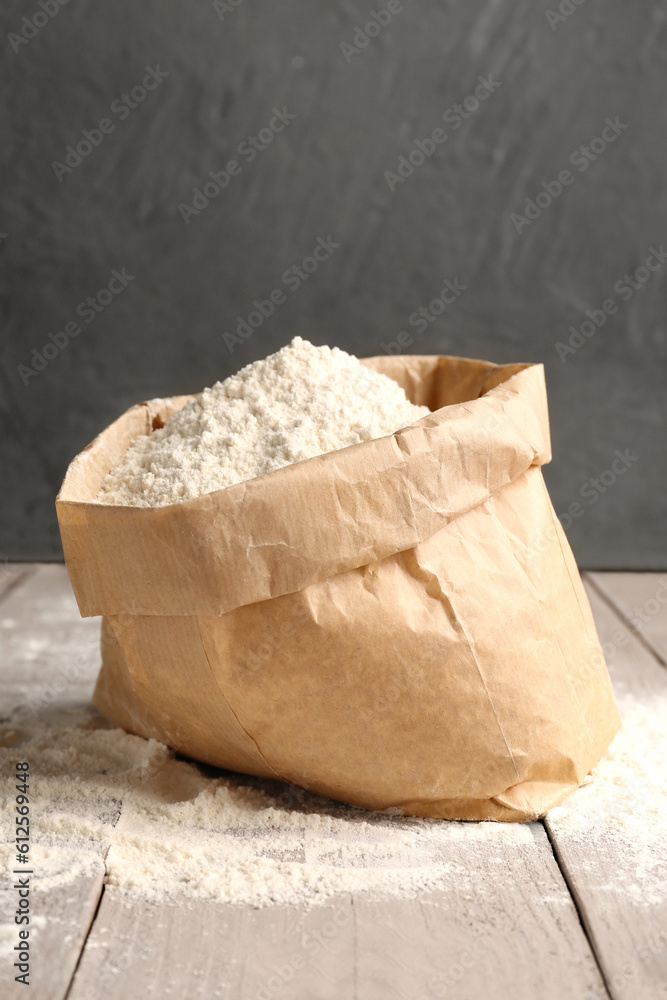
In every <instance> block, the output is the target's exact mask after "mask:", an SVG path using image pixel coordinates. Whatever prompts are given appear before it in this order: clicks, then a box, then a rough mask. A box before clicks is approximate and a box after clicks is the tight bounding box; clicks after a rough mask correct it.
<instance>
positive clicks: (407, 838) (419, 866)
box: [0, 698, 667, 949]
mask: <svg viewBox="0 0 667 1000" xmlns="http://www.w3.org/2000/svg"><path fill="white" fill-rule="evenodd" d="M621 712H622V715H623V717H624V729H623V730H622V732H621V734H620V735H619V736H618V737H617V738H616V740H615V742H614V744H613V746H612V749H611V751H610V753H609V755H608V757H607V758H606V759H605V760H603V761H602V762H601V763H600V764H599V765H598V767H597V768H596V769H595V772H594V780H593V781H592V782H591V783H590V784H588V785H586V786H584V787H583V788H581V789H579V790H578V791H577V792H575V794H574V795H572V796H571V797H570V798H569V799H567V800H566V801H565V802H564V803H563V804H562V805H560V806H558V807H557V808H555V809H553V810H552V811H551V812H550V814H549V819H550V823H551V824H552V826H553V828H554V829H555V830H556V831H557V833H558V836H559V837H560V838H571V839H574V840H577V841H579V842H581V843H582V844H583V845H584V846H587V850H588V851H589V852H590V856H591V858H592V859H594V856H595V853H596V852H598V853H599V851H600V844H601V843H604V849H605V851H608V850H611V851H612V852H618V855H619V859H622V864H619V879H618V880H616V881H615V885H614V889H615V891H618V890H619V880H621V886H622V891H624V892H627V893H628V895H629V896H630V897H631V898H633V899H636V900H637V901H639V902H643V903H646V904H649V905H650V904H653V903H655V902H656V901H658V900H659V899H664V898H665V897H666V896H667V881H666V879H667V813H666V810H665V808H664V806H665V775H666V773H667V699H665V698H663V699H656V700H654V701H652V702H650V703H648V704H644V703H640V702H636V701H632V700H628V699H626V700H624V701H623V700H622V701H621ZM92 713H93V710H92V709H88V708H85V707H83V708H82V707H77V708H71V709H62V708H61V709H53V710H51V711H50V712H47V713H44V714H42V715H41V716H40V717H39V718H37V719H35V718H34V717H33V716H31V715H30V714H29V713H27V712H25V713H24V714H23V715H20V716H17V718H16V720H15V721H14V728H13V729H12V728H11V727H10V726H9V724H4V726H3V727H0V769H1V770H2V772H3V778H4V779H5V780H3V782H2V787H3V789H5V790H6V789H7V788H8V786H11V782H10V781H8V780H7V779H8V778H9V777H10V776H11V775H12V774H13V767H14V763H15V761H16V760H17V759H25V760H28V761H29V762H30V765H31V781H30V785H31V800H32V802H33V803H34V805H33V840H32V845H33V846H32V851H31V859H32V861H33V863H34V867H35V870H36V872H37V873H38V875H39V883H40V886H41V887H42V888H44V889H46V888H49V886H55V885H58V884H62V883H63V881H67V880H68V879H72V878H74V877H75V876H76V875H78V874H81V873H83V872H84V871H89V872H92V871H94V870H95V869H96V867H99V866H101V865H102V864H104V865H105V867H106V881H107V883H108V884H109V885H113V886H117V887H119V888H120V889H122V890H124V891H125V892H126V893H128V894H130V896H132V895H135V894H138V895H140V896H141V897H143V898H145V899H149V900H164V899H169V898H178V899H179V901H180V902H181V903H182V902H183V900H184V899H185V900H187V898H189V899H190V900H197V899H209V900H219V901H223V902H228V903H242V904H250V905H255V906H265V905H268V904H272V903H282V904H301V905H312V904H316V903H321V902H324V901H325V900H327V899H330V898H331V897H332V896H334V895H336V894H337V893H349V892H360V891H364V890H369V891H372V892H374V893H376V894H378V895H383V896H386V895H393V896H415V895H419V894H421V893H422V892H424V891H428V890H430V889H437V888H446V887H448V886H449V887H450V888H451V887H455V888H456V889H457V890H458V891H462V890H465V888H466V885H467V884H468V883H469V882H470V878H471V865H472V861H471V858H470V852H471V851H472V850H473V849H474V842H475V841H480V840H481V841H487V842H501V843H511V844H514V845H517V849H518V850H521V849H522V845H525V846H527V845H530V844H531V843H532V840H533V832H532V829H531V825H529V824H495V823H451V822H445V821H438V820H424V819H418V818H414V817H400V816H389V815H383V814H378V813H368V812H365V811H363V810H360V809H354V808H352V807H348V806H343V805H339V804H337V803H334V802H331V801H330V800H327V799H323V798H319V797H317V796H313V795H310V794H309V793H307V792H305V791H303V790H301V789H298V788H291V787H290V786H285V785H282V784H281V783H279V782H275V783H274V782H268V781H262V780H260V779H254V778H250V777H243V776H236V775H229V774H227V773H226V772H219V771H214V770H213V769H211V768H205V767H198V766H196V765H194V764H191V763H187V762H185V761H181V760H178V759H177V758H176V757H175V756H174V755H173V754H172V753H171V752H170V751H169V750H168V749H167V748H166V747H164V746H163V745H162V744H160V743H157V742H156V741H154V740H144V739H141V738H140V737H137V736H131V735H129V734H127V733H125V732H123V731H122V730H120V729H113V728H110V727H109V726H108V724H107V723H106V722H105V721H104V720H103V719H101V718H100V717H98V716H97V715H94V714H92ZM19 748H20V749H19ZM10 791H12V788H11V787H10ZM10 807H11V803H10V801H9V799H7V800H6V801H5V802H3V808H7V809H9V808H10ZM121 807H122V808H121ZM461 841H465V842H466V844H465V848H466V851H465V854H462V852H461V850H460V848H461V847H462V846H464V845H462V844H461V843H460V842H461ZM12 854H13V851H12V850H11V849H10V848H9V847H7V846H5V847H3V848H2V849H1V850H0V855H1V856H2V861H3V862H6V863H10V862H11V860H12V859H11V855H12ZM498 860H499V862H500V861H502V859H501V858H499V859H498ZM592 863H594V862H593V861H592ZM473 867H474V865H473ZM623 880H624V881H623ZM1 947H2V937H1V935H0V949H1Z"/></svg>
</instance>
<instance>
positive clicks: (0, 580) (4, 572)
mask: <svg viewBox="0 0 667 1000" xmlns="http://www.w3.org/2000/svg"><path fill="white" fill-rule="evenodd" d="M36 572H37V565H34V566H28V567H26V568H25V569H16V570H15V571H14V572H13V573H12V571H11V570H8V569H7V566H6V564H5V565H3V566H2V568H1V569H0V601H4V600H5V598H6V597H8V596H9V594H11V593H12V591H14V590H16V588H17V587H18V586H20V585H21V584H23V583H25V582H26V581H27V580H29V579H30V577H31V576H33V574H34V573H36ZM12 577H13V578H12Z"/></svg>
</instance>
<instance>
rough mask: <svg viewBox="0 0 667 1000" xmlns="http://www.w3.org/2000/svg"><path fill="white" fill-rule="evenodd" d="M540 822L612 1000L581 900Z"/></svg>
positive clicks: (552, 841) (552, 840) (552, 842)
mask: <svg viewBox="0 0 667 1000" xmlns="http://www.w3.org/2000/svg"><path fill="white" fill-rule="evenodd" d="M540 822H541V823H542V826H543V827H544V832H545V833H546V835H547V840H548V841H549V844H550V846H551V851H552V854H553V856H554V861H555V862H556V865H557V866H558V870H559V872H560V874H561V877H562V879H563V881H564V883H565V885H566V886H567V891H568V892H569V894H570V899H571V900H572V905H573V906H574V909H575V911H576V914H577V917H578V918H579V923H580V925H581V931H582V933H583V935H584V937H585V938H586V943H587V944H588V947H589V948H590V950H591V954H592V955H593V958H594V959H595V964H596V965H597V968H598V972H599V973H600V979H601V980H602V982H603V983H604V988H605V993H606V996H607V997H608V1000H613V993H612V990H611V985H610V983H609V980H608V979H607V977H606V975H605V972H604V969H603V967H602V961H601V958H600V956H599V955H598V950H597V947H596V945H595V939H594V937H593V934H592V930H591V928H590V927H589V926H588V921H587V919H586V911H585V909H584V907H583V905H582V900H581V899H580V897H579V893H578V892H577V889H576V886H574V885H573V884H572V882H571V881H570V879H569V878H568V875H567V871H566V869H565V866H564V865H563V863H562V861H561V857H560V854H559V851H558V847H557V845H556V843H555V841H554V839H553V837H552V836H551V834H550V832H549V827H548V825H547V824H546V823H545V822H544V820H540Z"/></svg>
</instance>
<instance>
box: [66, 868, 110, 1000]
mask: <svg viewBox="0 0 667 1000" xmlns="http://www.w3.org/2000/svg"><path fill="white" fill-rule="evenodd" d="M105 867H106V865H105ZM104 890H105V884H104V882H102V891H101V892H100V895H99V898H98V900H97V906H96V907H95V912H94V913H93V917H92V920H91V921H90V923H89V924H88V928H87V930H86V934H85V937H84V939H83V941H82V942H81V948H80V949H79V957H78V958H77V960H76V965H75V966H74V968H73V969H72V975H71V977H70V981H69V984H68V986H67V989H66V991H65V994H64V996H63V1000H67V998H68V997H69V995H70V993H71V992H72V986H73V985H74V979H75V977H76V974H77V972H78V970H79V966H80V965H81V959H82V957H83V953H84V951H85V950H86V945H87V944H88V938H89V937H90V934H91V931H92V929H93V927H94V926H95V921H96V920H97V915H98V913H99V912H100V906H101V905H102V900H103V898H104Z"/></svg>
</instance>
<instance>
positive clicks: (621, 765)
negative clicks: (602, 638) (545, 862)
mask: <svg viewBox="0 0 667 1000" xmlns="http://www.w3.org/2000/svg"><path fill="white" fill-rule="evenodd" d="M617 698H618V706H619V710H620V713H621V718H622V720H623V728H622V729H621V731H620V733H619V734H618V735H617V736H616V738H615V740H614V742H613V743H612V745H611V748H610V750H609V752H608V754H607V755H606V756H605V757H604V758H603V759H602V760H601V761H600V763H599V764H598V765H597V767H595V768H594V769H593V780H592V781H591V782H590V783H588V784H585V785H583V786H582V787H581V788H579V789H577V791H576V792H574V793H573V794H572V795H571V796H569V798H567V799H565V800H564V802H562V803H561V804H560V805H558V806H556V807H555V808H554V809H551V810H550V812H549V814H548V820H549V825H550V827H551V829H552V830H553V831H554V832H555V834H556V835H557V837H558V839H559V842H561V843H567V842H569V843H574V844H576V845H577V846H580V847H582V848H583V849H584V853H585V854H586V855H587V856H588V859H589V860H586V859H584V861H583V862H582V863H583V864H584V865H588V867H589V870H590V871H594V870H595V867H596V865H595V857H596V854H597V855H599V854H600V853H601V852H604V854H605V855H606V856H607V857H609V858H613V859H618V864H617V866H616V872H615V876H614V881H613V882H612V883H610V884H609V885H608V886H606V887H605V886H601V887H599V888H602V889H604V888H606V889H607V890H608V891H609V892H610V893H615V894H617V893H622V894H624V895H625V896H627V897H628V898H629V899H631V900H632V901H633V902H635V903H639V904H646V905H649V906H650V905H659V904H660V903H664V902H665V901H667V697H665V696H662V697H655V698H653V699H652V700H651V701H647V702H644V701H637V700H636V699H635V698H632V697H629V696H627V695H626V696H623V695H622V694H620V693H619V692H617Z"/></svg>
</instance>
